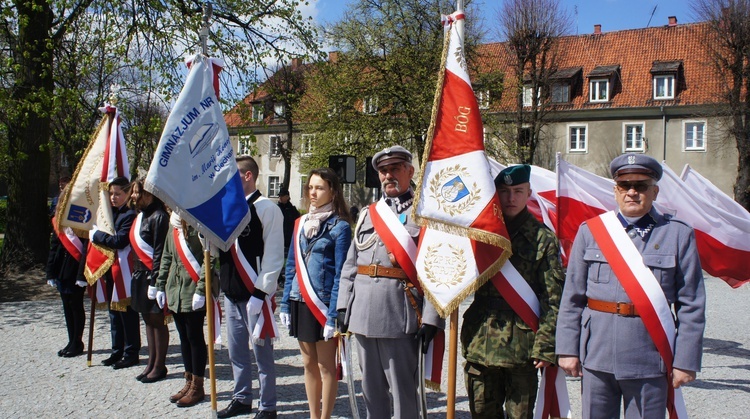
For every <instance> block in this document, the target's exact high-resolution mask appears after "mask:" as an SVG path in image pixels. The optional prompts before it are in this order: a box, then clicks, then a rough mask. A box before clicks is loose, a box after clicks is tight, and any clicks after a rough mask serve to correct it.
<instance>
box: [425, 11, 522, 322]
mask: <svg viewBox="0 0 750 419" xmlns="http://www.w3.org/2000/svg"><path fill="white" fill-rule="evenodd" d="M463 18H464V15H463V14H462V13H458V12H457V13H454V14H453V15H451V16H450V17H449V18H447V19H444V22H447V24H448V25H450V26H449V27H448V30H447V33H446V43H445V47H444V49H443V63H444V65H443V67H442V68H441V71H440V75H439V77H438V88H437V92H436V98H435V102H434V103H435V106H436V109H433V118H432V121H431V123H430V128H429V130H428V132H427V144H426V146H425V152H424V160H423V164H422V167H423V172H422V177H421V178H420V179H419V184H418V185H417V196H416V201H417V206H416V212H415V216H416V219H417V222H418V223H420V224H421V225H422V227H423V229H422V233H421V237H420V244H419V249H418V255H417V260H416V265H415V266H416V270H417V273H418V276H419V281H420V282H421V285H422V289H423V290H424V293H425V295H426V297H427V298H428V299H429V301H430V302H431V303H432V304H433V306H434V307H435V309H436V310H437V312H438V313H439V314H440V315H441V316H442V317H447V316H448V315H449V314H450V313H451V312H453V311H454V310H456V308H458V305H459V304H460V303H461V301H463V300H464V299H465V298H466V296H468V295H469V294H471V293H472V292H474V291H475V290H476V289H477V288H479V287H481V286H482V285H483V284H484V283H485V282H486V281H487V280H488V279H489V278H490V277H492V275H494V274H495V272H497V271H498V270H499V269H500V267H501V266H502V265H503V263H505V261H506V260H507V259H508V258H509V257H510V254H511V250H510V249H511V246H510V240H509V239H508V232H507V230H506V228H505V223H504V222H503V218H502V211H501V210H500V200H499V199H498V197H497V195H496V194H495V184H494V182H493V177H492V175H491V173H490V166H489V162H488V161H487V157H486V155H485V150H484V141H483V127H482V117H481V115H480V113H479V106H478V105H477V100H476V97H475V96H474V91H473V90H472V88H471V81H470V79H469V74H468V72H467V65H466V60H465V58H464V54H463V35H462V34H461V31H460V30H458V28H457V26H458V25H460V24H462V23H463V22H462V20H463Z"/></svg>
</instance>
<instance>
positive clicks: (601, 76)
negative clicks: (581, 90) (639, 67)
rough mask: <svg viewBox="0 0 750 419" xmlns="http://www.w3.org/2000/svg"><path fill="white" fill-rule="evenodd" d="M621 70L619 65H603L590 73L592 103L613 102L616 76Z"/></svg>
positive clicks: (590, 97) (590, 98)
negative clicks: (613, 86)
mask: <svg viewBox="0 0 750 419" xmlns="http://www.w3.org/2000/svg"><path fill="white" fill-rule="evenodd" d="M619 70H620V66H619V65H601V66H598V67H596V68H594V69H593V70H592V71H591V73H589V75H588V78H589V101H590V102H609V101H610V100H611V96H612V91H613V89H612V85H613V82H614V80H615V78H614V76H615V75H616V74H617V72H618V71H619Z"/></svg>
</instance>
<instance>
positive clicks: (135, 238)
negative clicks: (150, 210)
mask: <svg viewBox="0 0 750 419" xmlns="http://www.w3.org/2000/svg"><path fill="white" fill-rule="evenodd" d="M142 222H143V213H142V212H139V213H138V215H136V216H135V220H134V221H133V225H132V226H131V227H130V245H131V246H132V247H133V251H134V252H135V254H136V255H137V256H138V259H140V260H141V263H143V264H144V265H146V267H147V268H148V270H150V271H151V270H153V269H154V248H153V247H152V246H151V245H150V244H148V243H146V240H143V237H141V223H142Z"/></svg>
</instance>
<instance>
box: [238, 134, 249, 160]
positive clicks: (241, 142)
mask: <svg viewBox="0 0 750 419" xmlns="http://www.w3.org/2000/svg"><path fill="white" fill-rule="evenodd" d="M251 138H252V137H251V136H250V135H240V137H239V138H238V139H237V155H238V156H249V155H250V154H251V152H252V146H251V145H250V144H251V143H252V141H250V139H251Z"/></svg>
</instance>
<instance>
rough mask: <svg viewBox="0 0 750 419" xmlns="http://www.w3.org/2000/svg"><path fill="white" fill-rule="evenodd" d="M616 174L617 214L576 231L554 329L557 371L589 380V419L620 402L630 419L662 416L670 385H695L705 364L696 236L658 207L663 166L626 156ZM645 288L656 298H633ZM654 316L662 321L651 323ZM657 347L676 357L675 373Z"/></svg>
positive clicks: (611, 412)
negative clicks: (655, 337) (671, 352)
mask: <svg viewBox="0 0 750 419" xmlns="http://www.w3.org/2000/svg"><path fill="white" fill-rule="evenodd" d="M610 171H611V172H612V176H613V178H614V180H615V182H616V185H615V187H614V194H615V200H616V201H617V204H618V206H619V211H617V212H616V213H615V212H610V213H605V214H602V215H601V216H599V217H595V218H592V219H591V220H588V221H586V222H585V223H584V224H582V225H581V227H580V229H579V230H578V235H577V236H576V239H575V241H574V243H573V248H572V250H571V253H570V258H569V264H568V272H567V281H566V283H565V288H564V291H563V297H562V301H561V304H560V315H559V317H558V322H557V347H556V352H557V354H558V363H559V365H560V367H561V368H563V369H564V370H565V372H567V373H568V374H570V375H572V376H578V377H581V376H582V377H583V379H582V398H581V399H582V400H581V401H582V405H583V406H582V407H583V417H584V418H594V417H595V418H617V417H619V416H620V410H621V402H622V401H624V410H625V416H626V417H628V418H634V417H640V418H656V417H660V418H663V417H664V414H665V411H666V408H667V404H668V400H669V398H670V397H669V394H670V393H671V391H670V389H669V386H671V387H673V388H675V389H676V388H679V387H680V386H681V385H683V384H685V383H688V382H690V381H693V380H694V379H695V375H696V371H698V370H700V366H701V356H702V348H703V330H704V325H705V302H706V294H705V289H704V285H703V273H702V271H701V265H700V261H699V259H698V251H697V249H696V243H695V234H694V232H693V229H692V228H691V227H690V226H688V225H686V224H685V223H683V222H682V221H678V220H676V219H674V218H671V217H669V216H667V215H663V214H661V213H659V212H658V211H656V210H655V209H654V207H653V202H654V201H655V200H656V197H657V195H658V194H659V186H658V185H657V181H658V180H659V179H660V178H661V175H662V168H661V165H660V164H659V162H658V161H656V160H655V159H653V158H651V157H648V156H646V155H643V154H624V155H621V156H619V157H617V158H615V159H614V160H612V163H611V164H610ZM631 249H632V250H631ZM628 252H630V253H628ZM639 254H640V256H641V257H638V255H639ZM628 255H629V256H628ZM639 287H640V289H641V291H642V292H643V291H645V290H647V289H650V290H651V291H652V292H651V293H638V292H634V291H637V290H638V289H639ZM649 287H650V288H649ZM662 292H663V295H661V294H662ZM645 297H648V298H645ZM659 308H662V309H663V310H659ZM660 313H661V314H660ZM654 315H656V316H658V317H657V318H658V321H657V322H652V321H649V322H646V321H644V317H647V318H651V319H653V316H654ZM641 316H644V317H641ZM673 316H674V318H675V319H676V321H675V319H673ZM655 332H656V333H662V336H666V338H667V339H666V340H670V339H674V342H673V344H671V345H670V346H671V348H670V347H669V346H667V347H666V348H664V343H662V342H664V339H658V340H654V339H652V337H651V336H652V335H653V334H654V333H655ZM659 348H661V349H662V351H661V353H662V354H664V353H665V352H666V353H668V354H669V352H670V351H673V354H674V356H673V361H672V363H671V365H668V363H667V362H665V359H663V358H662V356H661V355H660V351H659ZM667 358H669V357H668V356H667ZM672 368H673V369H672ZM670 370H671V371H672V373H671V376H669V374H668V371H670Z"/></svg>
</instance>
